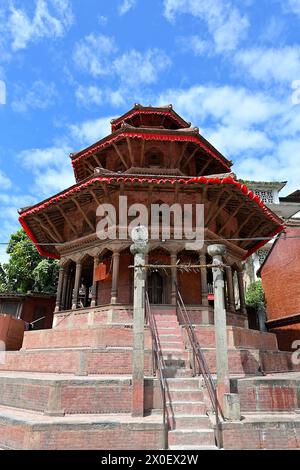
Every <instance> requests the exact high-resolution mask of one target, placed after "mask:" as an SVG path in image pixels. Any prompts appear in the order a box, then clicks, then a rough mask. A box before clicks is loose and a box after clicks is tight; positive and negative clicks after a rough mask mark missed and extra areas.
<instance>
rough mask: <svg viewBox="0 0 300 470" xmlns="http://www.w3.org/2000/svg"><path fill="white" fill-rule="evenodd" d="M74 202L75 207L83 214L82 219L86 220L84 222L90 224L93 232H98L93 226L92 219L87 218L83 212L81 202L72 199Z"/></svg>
mask: <svg viewBox="0 0 300 470" xmlns="http://www.w3.org/2000/svg"><path fill="white" fill-rule="evenodd" d="M72 201H73V202H74V204H75V206H76V207H77V209H78V210H79V212H80V213H81V215H82V217H83V218H84V220H85V221H86V223H87V224H88V226H89V227H90V229H91V230H93V232H94V231H95V230H96V228H95V227H94V226H93V224H92V222H91V221H90V219H89V218H88V217H87V215H86V213H85V212H84V211H83V210H82V208H81V206H80V204H79V202H78V201H77V200H76V199H75V197H72Z"/></svg>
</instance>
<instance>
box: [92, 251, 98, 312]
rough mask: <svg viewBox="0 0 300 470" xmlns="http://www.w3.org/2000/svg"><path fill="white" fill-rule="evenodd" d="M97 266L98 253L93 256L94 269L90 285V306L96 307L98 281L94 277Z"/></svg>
mask: <svg viewBox="0 0 300 470" xmlns="http://www.w3.org/2000/svg"><path fill="white" fill-rule="evenodd" d="M97 266H98V255H97V256H94V271H93V286H92V301H91V307H96V303H97V285H98V281H96V279H95V273H96V269H97Z"/></svg>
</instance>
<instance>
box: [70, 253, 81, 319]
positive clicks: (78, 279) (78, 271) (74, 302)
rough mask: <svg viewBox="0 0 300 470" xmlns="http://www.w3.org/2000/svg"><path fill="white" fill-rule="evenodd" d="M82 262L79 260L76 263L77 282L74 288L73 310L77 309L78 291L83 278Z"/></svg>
mask: <svg viewBox="0 0 300 470" xmlns="http://www.w3.org/2000/svg"><path fill="white" fill-rule="evenodd" d="M81 270H82V263H81V261H77V263H76V272H75V283H74V289H73V299H72V310H75V309H76V308H77V305H78V291H79V284H80V278H81Z"/></svg>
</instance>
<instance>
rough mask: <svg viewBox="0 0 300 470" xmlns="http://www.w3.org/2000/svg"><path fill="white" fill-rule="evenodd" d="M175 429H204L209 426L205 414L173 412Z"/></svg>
mask: <svg viewBox="0 0 300 470" xmlns="http://www.w3.org/2000/svg"><path fill="white" fill-rule="evenodd" d="M174 423H175V429H203V428H204V429H206V428H209V426H210V421H209V418H208V416H207V415H205V414H202V415H180V414H175V417H174Z"/></svg>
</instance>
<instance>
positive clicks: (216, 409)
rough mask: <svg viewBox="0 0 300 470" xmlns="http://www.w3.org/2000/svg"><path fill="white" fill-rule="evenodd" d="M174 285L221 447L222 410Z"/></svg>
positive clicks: (183, 305) (192, 329)
mask: <svg viewBox="0 0 300 470" xmlns="http://www.w3.org/2000/svg"><path fill="white" fill-rule="evenodd" d="M175 285H176V298H177V301H176V307H177V308H178V309H179V313H180V316H181V320H182V321H183V324H184V325H185V326H186V329H187V333H188V337H189V341H190V344H191V347H192V350H193V371H194V374H195V375H196V373H197V371H196V367H195V359H196V360H197V363H198V367H199V371H200V373H201V374H202V376H203V379H204V383H205V386H206V389H207V391H208V395H209V398H210V402H211V404H212V408H213V411H214V413H215V418H216V441H217V445H218V447H219V448H221V447H222V434H221V429H220V423H221V421H220V416H221V418H222V419H223V420H224V416H223V412H222V409H221V407H220V404H219V402H218V397H217V390H216V386H215V383H214V381H213V378H212V375H211V372H210V370H209V367H208V364H207V361H206V359H205V356H204V353H203V351H202V349H201V346H200V343H199V340H198V338H197V336H196V334H195V330H194V326H193V325H192V322H191V320H190V317H189V314H188V312H187V309H186V306H185V304H184V302H183V299H182V296H181V294H180V292H179V289H178V285H177V283H175ZM177 314H178V312H177Z"/></svg>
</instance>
